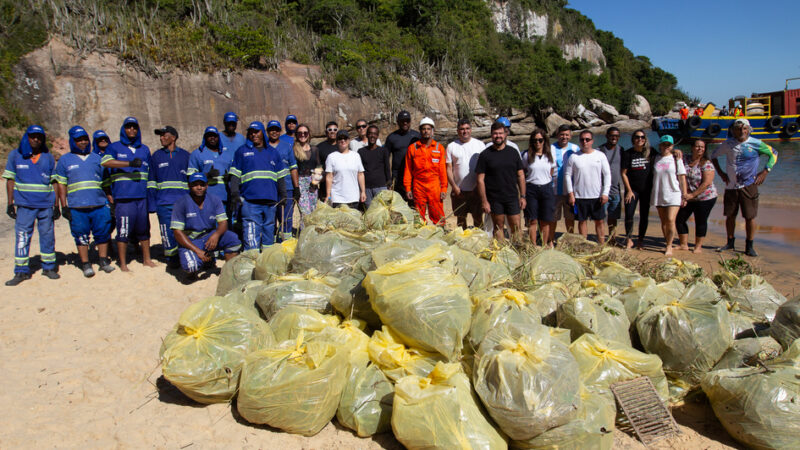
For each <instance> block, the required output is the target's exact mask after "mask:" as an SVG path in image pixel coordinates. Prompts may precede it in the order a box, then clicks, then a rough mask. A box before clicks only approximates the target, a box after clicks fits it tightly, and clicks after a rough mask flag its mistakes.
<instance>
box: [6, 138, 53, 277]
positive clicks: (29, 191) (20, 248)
mask: <svg viewBox="0 0 800 450" xmlns="http://www.w3.org/2000/svg"><path fill="white" fill-rule="evenodd" d="M55 165H56V162H55V160H54V159H53V155H51V154H50V149H48V148H47V136H46V135H45V133H44V128H42V127H40V126H39V125H31V126H29V127H28V129H27V130H26V131H25V134H24V135H22V140H20V143H19V147H17V149H16V150H14V151H12V152H11V153H9V155H8V161H7V162H6V169H5V171H4V172H3V178H5V179H6V195H7V198H8V206H6V214H8V216H9V217H11V218H12V219H14V235H15V236H16V241H15V244H14V278H12V279H10V280H8V281H6V286H16V285H18V284H20V283H22V282H23V281H25V280H30V279H31V268H30V266H29V259H28V254H29V252H30V248H31V237H32V236H33V226H34V225H35V224H36V225H38V226H37V229H38V230H39V253H40V254H41V257H42V275H44V276H46V277H47V278H50V279H51V280H57V279H59V278H61V276H60V275H59V274H58V271H57V266H56V250H55V247H56V238H55V232H54V230H53V221H54V220H56V219H58V218H59V217H60V216H61V212H60V211H59V209H58V206H57V203H56V194H55V191H54V190H53V186H52V183H53V180H51V177H52V175H53V170H54V168H55Z"/></svg>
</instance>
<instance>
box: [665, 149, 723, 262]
mask: <svg viewBox="0 0 800 450" xmlns="http://www.w3.org/2000/svg"><path fill="white" fill-rule="evenodd" d="M685 159H686V161H685V165H686V168H687V169H686V183H687V184H688V191H689V193H688V194H686V205H684V206H683V207H681V209H680V210H679V211H678V217H677V219H676V222H675V227H676V228H677V229H678V241H679V242H680V249H681V250H689V226H688V225H687V224H686V221H687V220H689V217H691V215H692V214H694V223H695V233H694V234H695V238H694V250H693V253H700V252H702V251H703V239H705V237H706V230H708V216H709V215H711V209H712V208H714V203H716V202H717V188H716V187H714V175H715V174H716V171H715V170H714V164H712V163H711V161H709V160H708V157H707V156H706V143H705V142H704V141H703V140H701V139H697V140H696V141H694V144H693V145H692V154H691V156H689V157H688V158H685Z"/></svg>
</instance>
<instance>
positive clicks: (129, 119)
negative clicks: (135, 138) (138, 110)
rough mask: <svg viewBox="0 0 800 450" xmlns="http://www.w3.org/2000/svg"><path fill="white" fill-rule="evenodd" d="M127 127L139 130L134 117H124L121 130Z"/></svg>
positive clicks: (137, 122)
mask: <svg viewBox="0 0 800 450" xmlns="http://www.w3.org/2000/svg"><path fill="white" fill-rule="evenodd" d="M127 125H136V128H139V121H138V120H136V117H133V116H131V117H126V118H125V120H123V121H122V126H123V128H124V127H125V126H127Z"/></svg>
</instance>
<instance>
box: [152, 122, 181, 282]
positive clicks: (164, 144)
mask: <svg viewBox="0 0 800 450" xmlns="http://www.w3.org/2000/svg"><path fill="white" fill-rule="evenodd" d="M154 132H155V134H156V136H158V137H159V139H160V140H161V148H160V149H158V150H156V151H155V153H153V155H152V156H151V157H150V158H151V161H152V162H151V163H150V166H151V167H150V171H149V173H148V180H147V206H148V209H149V211H150V212H155V213H156V215H157V216H158V227H159V231H160V232H161V244H162V245H163V247H164V256H165V257H166V259H167V263H168V264H169V266H170V268H178V267H179V264H178V242H177V241H175V235H174V234H173V232H172V228H171V227H170V222H171V221H172V205H174V204H175V201H176V200H178V199H179V198H181V197H183V196H184V195H186V194H187V193H189V186H188V185H187V184H186V179H187V176H188V174H187V172H188V170H189V152H187V151H186V150H184V149H182V148H180V147H178V146H177V145H176V141H177V140H178V130H176V129H175V128H174V127H172V126H170V125H167V126H164V127H162V128H158V129H156V130H155V131H154Z"/></svg>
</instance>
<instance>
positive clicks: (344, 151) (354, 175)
mask: <svg viewBox="0 0 800 450" xmlns="http://www.w3.org/2000/svg"><path fill="white" fill-rule="evenodd" d="M336 144H337V145H338V146H339V151H338V152H336V153H333V154H331V155H330V156H329V157H328V160H327V161H326V162H325V179H326V182H325V186H327V188H328V191H327V200H328V201H330V202H331V206H333V207H334V208H338V207H340V206H343V205H346V206H348V207H350V208H353V209H355V208H358V202H363V201H364V200H366V199H367V194H366V192H365V189H364V165H363V164H361V156H359V154H358V153H356V152H353V151H350V134H349V133H348V132H347V130H339V132H338V133H337V135H336Z"/></svg>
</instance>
